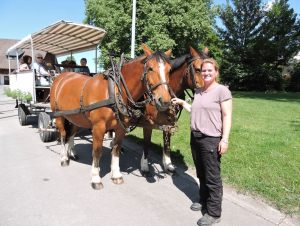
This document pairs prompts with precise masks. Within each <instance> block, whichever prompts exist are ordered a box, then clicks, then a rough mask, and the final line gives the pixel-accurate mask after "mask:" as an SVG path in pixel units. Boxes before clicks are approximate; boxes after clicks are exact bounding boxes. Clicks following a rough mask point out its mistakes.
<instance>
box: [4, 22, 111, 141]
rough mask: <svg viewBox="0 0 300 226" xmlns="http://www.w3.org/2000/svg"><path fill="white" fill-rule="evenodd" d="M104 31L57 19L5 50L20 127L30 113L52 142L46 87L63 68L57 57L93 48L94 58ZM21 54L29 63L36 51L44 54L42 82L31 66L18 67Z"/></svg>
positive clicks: (33, 59) (34, 57) (41, 132)
mask: <svg viewBox="0 0 300 226" xmlns="http://www.w3.org/2000/svg"><path fill="white" fill-rule="evenodd" d="M105 34H106V31H105V30H103V29H101V28H98V27H94V26H90V25H84V24H77V23H73V22H66V21H59V22H57V23H54V24H52V25H50V26H48V27H46V28H44V29H42V30H40V31H38V32H35V33H32V34H30V35H28V36H26V37H25V38H23V39H22V40H20V41H19V42H17V43H16V44H15V45H13V46H11V47H10V48H9V49H8V50H7V57H8V60H9V71H10V74H9V82H10V90H11V91H15V92H17V93H19V94H20V95H19V96H18V99H19V100H17V103H18V104H17V107H18V118H19V122H20V124H21V125H22V126H24V125H26V124H27V123H28V118H29V116H30V115H37V116H38V127H39V134H40V138H41V140H42V141H43V142H49V141H52V140H54V139H55V137H56V129H55V126H54V120H53V114H52V111H51V109H50V100H49V94H50V86H51V84H52V81H53V79H54V78H55V77H56V76H57V75H58V74H60V73H61V72H62V71H63V70H65V69H63V67H64V65H62V64H58V63H57V57H60V56H66V55H71V58H72V54H74V53H78V52H82V51H87V50H92V49H95V55H96V56H95V59H96V58H97V46H98V44H99V42H100V41H101V40H102V39H103V37H104V35H105ZM24 53H26V54H28V55H31V58H32V65H33V64H34V63H35V59H36V56H37V55H38V54H42V55H44V59H45V61H48V62H46V63H47V66H49V67H48V69H49V76H46V77H45V79H46V83H38V82H37V81H38V80H39V75H38V73H37V71H36V70H35V69H34V68H33V67H32V68H31V69H29V70H23V71H21V70H19V68H18V65H19V59H20V58H21V57H22V55H23V54H24ZM13 60H14V61H16V63H15V65H16V68H11V67H12V65H13V64H12V63H11V61H13ZM67 67H72V68H80V67H81V66H70V65H68V66H67ZM13 69H15V70H13ZM20 96H22V97H24V96H25V97H26V98H20Z"/></svg>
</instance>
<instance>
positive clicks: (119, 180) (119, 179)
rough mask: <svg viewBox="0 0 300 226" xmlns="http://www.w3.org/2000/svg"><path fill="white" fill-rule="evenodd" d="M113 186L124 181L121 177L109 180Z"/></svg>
mask: <svg viewBox="0 0 300 226" xmlns="http://www.w3.org/2000/svg"><path fill="white" fill-rule="evenodd" d="M111 179H112V181H113V183H114V184H123V183H124V180H123V177H119V178H111Z"/></svg>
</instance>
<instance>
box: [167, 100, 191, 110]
mask: <svg viewBox="0 0 300 226" xmlns="http://www.w3.org/2000/svg"><path fill="white" fill-rule="evenodd" d="M171 102H172V104H178V105H181V106H182V107H183V108H184V109H185V110H187V111H188V112H191V105H190V104H189V103H187V102H186V101H184V100H182V99H179V98H177V97H175V98H173V99H172V100H171Z"/></svg>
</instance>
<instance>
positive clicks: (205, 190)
mask: <svg viewBox="0 0 300 226" xmlns="http://www.w3.org/2000/svg"><path fill="white" fill-rule="evenodd" d="M218 75H219V67H218V64H217V62H216V61H215V60H214V59H211V58H210V59H205V60H204V61H203V63H202V65H201V76H202V79H203V81H204V86H203V87H202V88H199V89H196V90H195V95H194V101H193V103H192V105H190V104H188V103H187V102H185V101H184V100H181V99H178V98H173V99H172V103H173V104H179V105H182V106H183V108H185V109H186V110H187V111H188V112H190V113H191V122H190V123H191V124H190V127H191V140H190V145H191V150H192V156H193V160H194V164H195V167H196V172H197V177H198V179H199V181H200V189H199V196H200V197H199V203H198V202H196V203H193V204H192V206H191V209H192V210H195V211H197V210H202V211H203V213H204V215H203V217H202V218H200V219H199V220H198V222H197V224H198V225H212V224H214V223H218V222H220V219H221V211H222V208H221V207H222V197H223V185H222V180H221V169H220V165H221V156H222V154H224V153H225V152H226V151H227V149H228V143H229V142H228V139H229V133H230V129H231V121H232V96H231V92H230V91H229V89H228V88H227V87H226V86H223V85H221V84H219V83H218V82H217V77H218Z"/></svg>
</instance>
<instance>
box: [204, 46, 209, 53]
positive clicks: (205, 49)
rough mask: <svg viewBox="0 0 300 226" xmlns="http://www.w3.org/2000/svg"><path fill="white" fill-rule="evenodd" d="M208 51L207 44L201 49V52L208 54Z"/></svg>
mask: <svg viewBox="0 0 300 226" xmlns="http://www.w3.org/2000/svg"><path fill="white" fill-rule="evenodd" d="M208 52H209V50H208V48H207V46H205V47H204V49H203V53H205V54H206V55H208Z"/></svg>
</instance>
